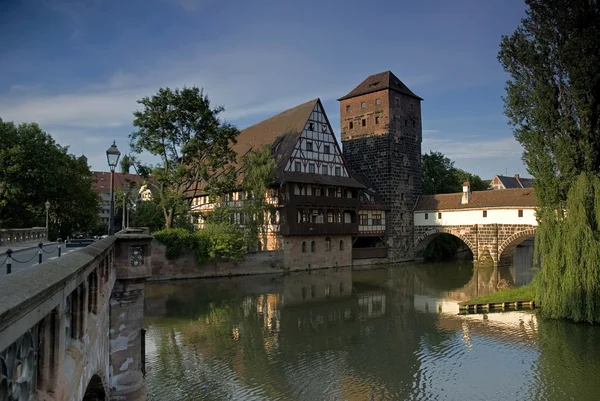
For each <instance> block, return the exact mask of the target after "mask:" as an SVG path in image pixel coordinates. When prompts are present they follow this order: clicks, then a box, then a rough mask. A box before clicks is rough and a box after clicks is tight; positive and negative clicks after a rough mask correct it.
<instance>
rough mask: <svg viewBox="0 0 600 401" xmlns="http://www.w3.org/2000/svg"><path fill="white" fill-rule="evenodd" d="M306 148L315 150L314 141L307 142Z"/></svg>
mask: <svg viewBox="0 0 600 401" xmlns="http://www.w3.org/2000/svg"><path fill="white" fill-rule="evenodd" d="M306 150H313V146H312V142H306Z"/></svg>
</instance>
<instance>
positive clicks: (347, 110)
mask: <svg viewBox="0 0 600 401" xmlns="http://www.w3.org/2000/svg"><path fill="white" fill-rule="evenodd" d="M346 113H350V105H349V104H347V105H346Z"/></svg>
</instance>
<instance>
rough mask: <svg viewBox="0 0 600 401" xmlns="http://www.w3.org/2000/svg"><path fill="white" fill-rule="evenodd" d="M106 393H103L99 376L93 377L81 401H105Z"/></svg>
mask: <svg viewBox="0 0 600 401" xmlns="http://www.w3.org/2000/svg"><path fill="white" fill-rule="evenodd" d="M105 400H106V393H105V392H104V385H103V384H102V379H100V376H98V375H94V376H92V378H91V379H90V382H89V383H88V386H87V388H86V389H85V394H84V395H83V401H105Z"/></svg>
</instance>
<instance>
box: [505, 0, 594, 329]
mask: <svg viewBox="0 0 600 401" xmlns="http://www.w3.org/2000/svg"><path fill="white" fill-rule="evenodd" d="M526 3H527V5H528V6H529V9H528V10H527V16H526V18H524V19H523V20H522V22H521V25H520V26H519V27H518V28H517V29H516V31H515V32H514V33H513V34H512V35H511V36H503V37H502V41H501V44H500V51H499V54H498V59H499V61H500V63H501V64H502V66H503V67H504V69H505V70H506V72H508V73H509V75H510V78H511V79H510V80H509V81H508V83H507V86H506V97H505V98H504V105H505V114H506V116H507V117H508V118H509V122H510V124H511V125H512V126H513V130H514V134H515V137H516V139H517V141H519V142H520V143H521V145H523V148H524V152H523V161H524V162H525V163H526V164H527V168H528V170H529V172H530V173H531V174H532V175H533V177H534V178H535V180H534V188H535V192H536V198H537V205H538V211H537V216H538V220H539V221H540V226H539V228H538V230H537V233H536V254H537V255H538V256H539V257H541V261H542V269H541V271H540V272H539V273H538V274H537V275H536V278H535V280H534V285H535V290H536V301H537V302H541V304H542V306H543V308H542V313H543V314H544V315H546V316H549V317H555V318H564V317H566V318H570V319H573V320H575V321H580V320H586V321H590V322H592V321H594V322H597V321H600V307H599V304H598V299H599V296H600V258H599V256H598V252H599V249H600V241H599V238H600V230H599V225H600V180H599V179H598V174H599V173H600V10H599V6H598V3H597V2H596V1H590V0H554V1H550V0H527V1H526ZM565 212H566V213H565Z"/></svg>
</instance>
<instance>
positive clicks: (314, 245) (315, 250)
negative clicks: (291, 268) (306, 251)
mask: <svg viewBox="0 0 600 401" xmlns="http://www.w3.org/2000/svg"><path fill="white" fill-rule="evenodd" d="M310 251H311V252H317V243H316V242H315V241H311V243H310Z"/></svg>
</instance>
